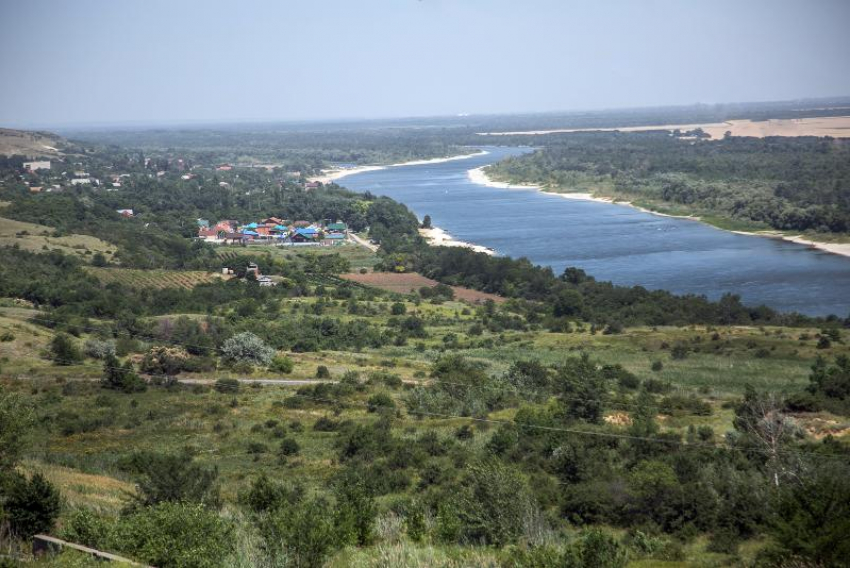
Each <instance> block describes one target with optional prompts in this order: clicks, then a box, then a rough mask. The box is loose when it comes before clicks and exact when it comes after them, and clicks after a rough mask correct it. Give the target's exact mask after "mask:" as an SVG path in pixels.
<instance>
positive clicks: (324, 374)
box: [316, 365, 331, 379]
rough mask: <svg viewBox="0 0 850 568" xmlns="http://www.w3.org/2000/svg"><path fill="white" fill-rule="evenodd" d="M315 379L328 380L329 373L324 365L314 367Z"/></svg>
mask: <svg viewBox="0 0 850 568" xmlns="http://www.w3.org/2000/svg"><path fill="white" fill-rule="evenodd" d="M316 378H317V379H330V378H331V372H330V371H329V370H328V368H327V367H325V366H324V365H319V366H318V367H316Z"/></svg>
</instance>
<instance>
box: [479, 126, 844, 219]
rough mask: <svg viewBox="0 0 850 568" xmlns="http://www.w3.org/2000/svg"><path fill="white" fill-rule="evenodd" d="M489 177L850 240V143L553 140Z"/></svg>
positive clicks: (617, 137)
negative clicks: (849, 234) (842, 235)
mask: <svg viewBox="0 0 850 568" xmlns="http://www.w3.org/2000/svg"><path fill="white" fill-rule="evenodd" d="M488 173H491V174H492V175H494V176H495V177H496V178H498V179H509V180H512V181H516V182H522V183H533V184H539V185H545V186H547V188H549V189H550V190H553V191H564V192H567V191H576V190H581V191H588V190H590V191H593V192H595V193H598V194H599V195H608V196H613V197H617V198H621V199H626V200H632V201H637V202H639V203H641V204H647V205H649V206H650V207H655V208H658V206H659V205H660V206H662V207H663V206H664V205H665V204H666V205H667V206H668V207H670V206H673V207H676V208H678V210H679V211H680V212H685V213H692V214H696V215H705V216H714V217H719V218H724V219H732V220H737V221H744V222H749V223H755V224H757V225H760V226H762V227H764V228H774V229H779V230H786V231H812V232H818V233H847V232H850V142H848V141H846V140H841V139H826V138H814V137H800V138H783V137H774V138H765V139H758V138H739V137H727V138H725V139H723V140H717V141H703V140H699V139H697V140H691V139H681V138H679V137H677V136H670V135H669V134H667V133H664V132H647V133H628V134H626V133H576V134H562V135H551V137H550V138H549V139H548V142H547V144H546V147H545V148H542V149H540V150H538V151H536V152H534V153H532V154H528V155H525V156H520V157H517V158H512V159H509V160H505V161H503V162H500V163H498V164H495V165H494V166H492V167H491V168H489V169H488Z"/></svg>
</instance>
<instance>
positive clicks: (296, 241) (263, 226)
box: [198, 217, 348, 246]
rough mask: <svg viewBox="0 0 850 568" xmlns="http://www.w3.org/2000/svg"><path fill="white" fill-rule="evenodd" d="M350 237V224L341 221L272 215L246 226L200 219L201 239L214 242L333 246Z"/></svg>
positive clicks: (199, 236) (227, 221) (199, 233)
mask: <svg viewBox="0 0 850 568" xmlns="http://www.w3.org/2000/svg"><path fill="white" fill-rule="evenodd" d="M347 237H348V226H347V225H346V224H345V223H343V222H341V221H337V222H335V223H326V224H320V223H310V222H309V221H292V222H290V221H286V220H284V219H279V218H278V217H269V218H267V219H263V220H262V221H257V222H251V223H248V224H246V225H241V224H240V223H239V222H238V221H233V220H224V221H219V222H218V223H216V224H215V225H211V224H210V222H209V221H208V220H206V219H198V238H199V239H201V240H203V241H206V242H209V243H214V244H279V245H283V246H296V245H302V246H303V245H313V246H334V245H339V244H342V243H344V242H345V240H346V238H347Z"/></svg>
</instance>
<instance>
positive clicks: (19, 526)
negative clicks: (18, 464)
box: [0, 473, 60, 539]
mask: <svg viewBox="0 0 850 568" xmlns="http://www.w3.org/2000/svg"><path fill="white" fill-rule="evenodd" d="M5 485H6V489H5V491H4V492H5V493H6V495H5V499H4V500H3V502H2V508H0V512H2V513H5V517H6V519H7V520H8V522H9V528H10V529H11V531H12V533H14V534H15V535H16V536H17V537H18V538H21V539H29V538H31V537H32V535H34V534H38V533H43V532H50V530H51V529H52V528H53V524H54V522H55V521H56V518H57V517H58V516H59V510H60V499H59V490H58V489H56V488H55V487H54V486H53V485H52V484H51V483H50V482H49V481H47V480H46V479H45V478H44V477H43V476H42V475H41V474H40V473H36V474H34V475H33V476H32V478H30V479H27V478H26V477H24V476H23V475H21V474H19V473H13V474H11V477H10V478H9V479H7V480H5Z"/></svg>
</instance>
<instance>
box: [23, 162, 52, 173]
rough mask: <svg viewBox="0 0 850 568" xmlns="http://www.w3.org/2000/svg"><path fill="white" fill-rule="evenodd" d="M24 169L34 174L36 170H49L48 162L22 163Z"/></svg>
mask: <svg viewBox="0 0 850 568" xmlns="http://www.w3.org/2000/svg"><path fill="white" fill-rule="evenodd" d="M24 169H25V170H27V171H29V172H34V171H37V170H49V169H50V161H49V160H46V161H39V162H24Z"/></svg>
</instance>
